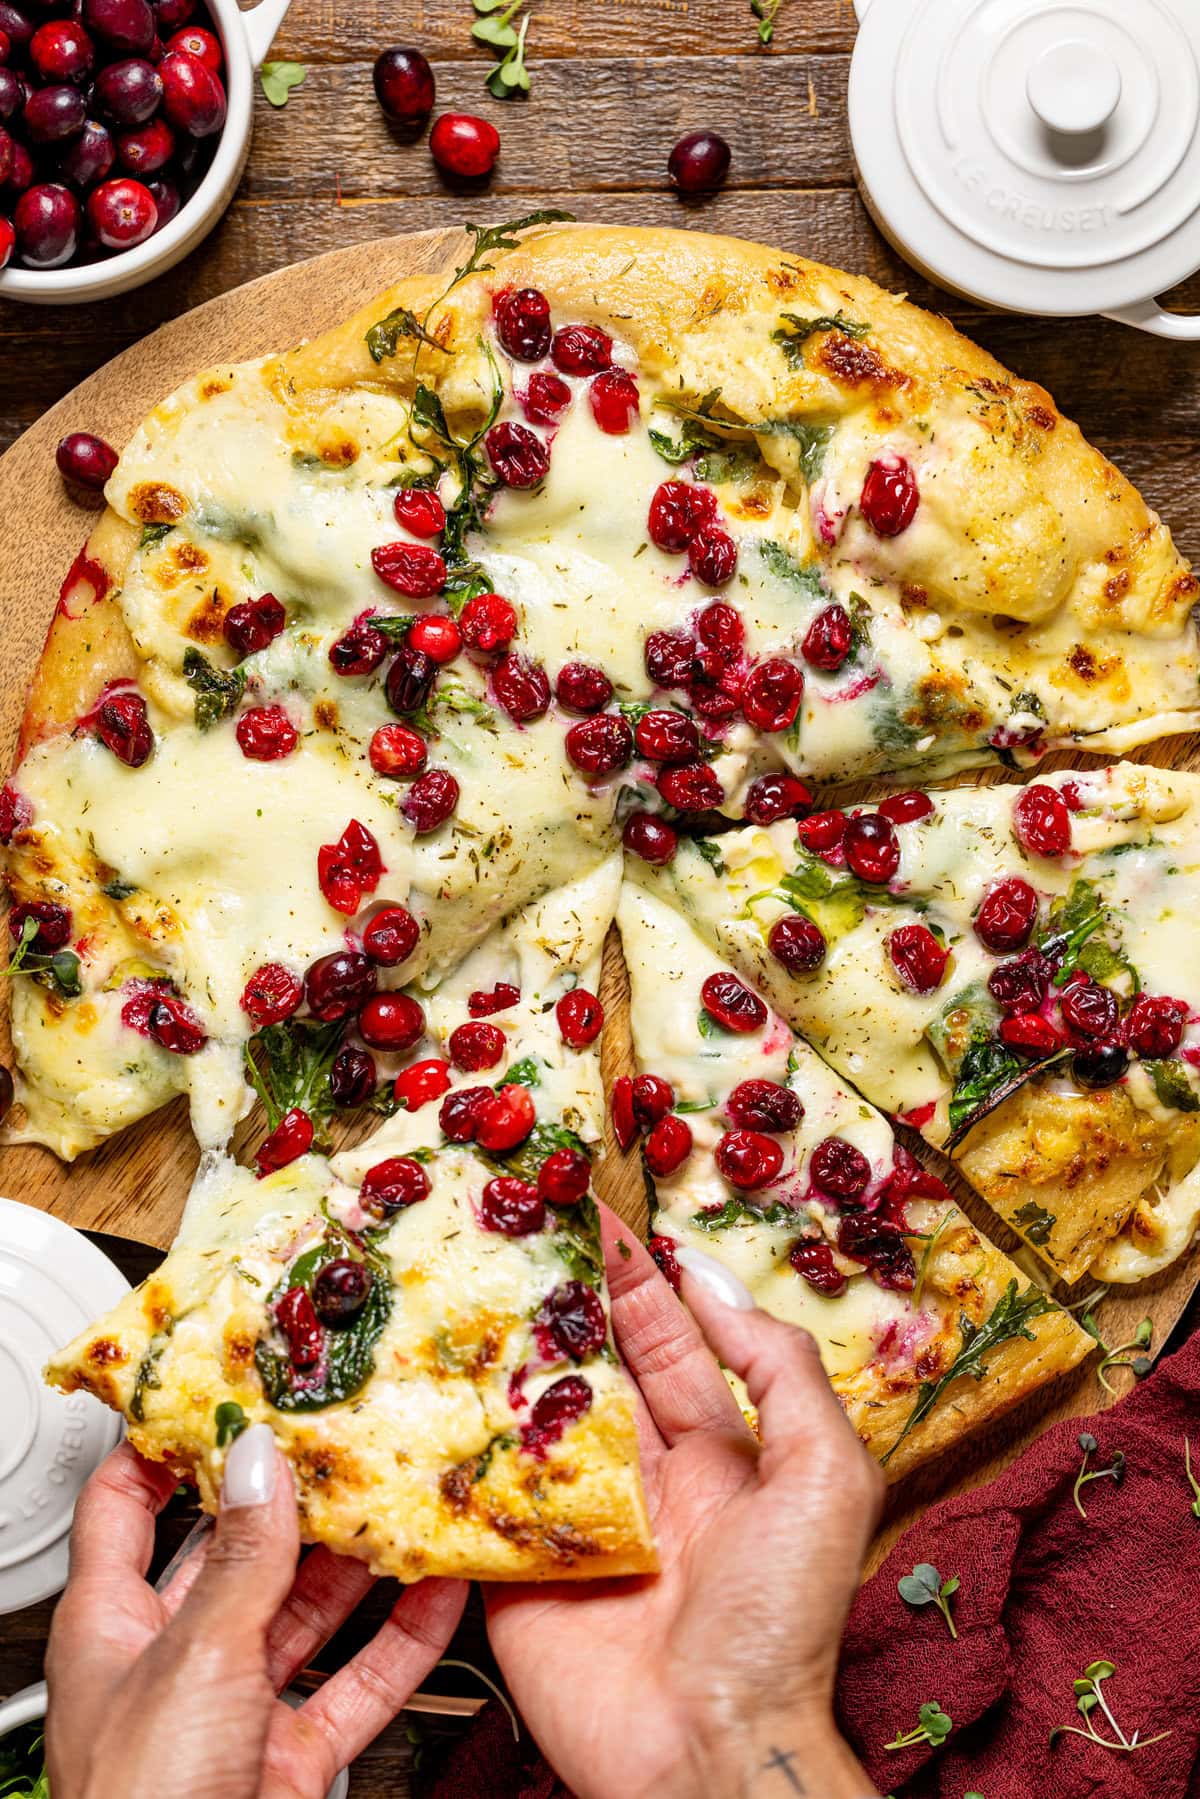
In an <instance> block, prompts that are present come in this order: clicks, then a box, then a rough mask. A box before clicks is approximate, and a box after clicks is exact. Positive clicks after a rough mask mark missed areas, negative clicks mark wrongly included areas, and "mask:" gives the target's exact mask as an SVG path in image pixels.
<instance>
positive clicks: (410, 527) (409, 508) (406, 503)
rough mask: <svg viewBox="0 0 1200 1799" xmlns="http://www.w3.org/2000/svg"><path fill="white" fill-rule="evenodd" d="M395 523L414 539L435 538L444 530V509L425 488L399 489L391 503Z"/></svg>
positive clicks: (434, 495)
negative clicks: (410, 533)
mask: <svg viewBox="0 0 1200 1799" xmlns="http://www.w3.org/2000/svg"><path fill="white" fill-rule="evenodd" d="M392 510H393V512H394V513H395V515H396V523H397V524H398V525H403V527H404V529H405V530H406V531H411V532H412V534H413V536H414V537H437V536H438V534H439V533H440V532H442V531H444V530H445V529H446V508H445V507H444V506H443V505H442V502H441V501H440V500H439V499H438V497H437V495H436V494H435V493H432V492H431V491H430V490H429V488H427V487H399V488H397V489H396V498H395V499H394V501H393V502H392Z"/></svg>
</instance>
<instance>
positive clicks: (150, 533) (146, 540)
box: [138, 525, 175, 550]
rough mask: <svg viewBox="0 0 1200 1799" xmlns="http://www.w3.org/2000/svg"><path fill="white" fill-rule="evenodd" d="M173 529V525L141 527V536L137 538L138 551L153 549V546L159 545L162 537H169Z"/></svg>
mask: <svg viewBox="0 0 1200 1799" xmlns="http://www.w3.org/2000/svg"><path fill="white" fill-rule="evenodd" d="M174 529H175V527H174V525H143V526H142V535H141V536H140V537H139V538H138V549H139V550H149V549H153V547H154V545H155V544H160V543H161V542H162V540H163V538H164V537H169V536H170V534H171V532H172V531H173V530H174Z"/></svg>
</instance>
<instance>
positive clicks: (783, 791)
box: [745, 774, 812, 825]
mask: <svg viewBox="0 0 1200 1799" xmlns="http://www.w3.org/2000/svg"><path fill="white" fill-rule="evenodd" d="M811 805H812V794H811V793H810V792H809V790H808V788H807V787H806V786H805V785H804V782H803V781H801V780H800V779H799V778H798V777H797V776H796V775H784V774H772V775H759V777H758V779H757V780H755V781H751V783H750V785H749V787H748V788H747V789H746V800H745V815H746V817H747V818H748V819H749V820H750V823H751V824H754V825H773V824H775V822H776V821H777V820H778V819H781V818H799V817H800V815H801V814H802V813H804V812H806V811H807V810H808V808H809V807H810V806H811Z"/></svg>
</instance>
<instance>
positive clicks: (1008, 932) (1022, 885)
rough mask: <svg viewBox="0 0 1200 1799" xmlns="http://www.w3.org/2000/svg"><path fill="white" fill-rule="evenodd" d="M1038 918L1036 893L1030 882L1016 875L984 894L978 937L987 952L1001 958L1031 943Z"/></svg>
mask: <svg viewBox="0 0 1200 1799" xmlns="http://www.w3.org/2000/svg"><path fill="white" fill-rule="evenodd" d="M1037 916H1038V896H1037V894H1036V893H1035V892H1034V890H1033V888H1032V887H1031V886H1030V885H1029V882H1028V881H1023V880H1021V879H1020V877H1019V876H1017V875H1014V876H1012V877H1011V879H1009V880H1007V881H998V882H997V883H996V885H995V886H994V887H991V888H989V889H988V892H987V893H986V894H985V895H984V899H983V904H982V905H981V906H980V908H979V911H978V912H977V913H976V915H975V935H976V936H977V937H978V939H979V941H980V942H981V943H982V944H983V946H984V948H985V949H990V950H992V951H993V952H994V953H995V954H996V955H998V956H1000V955H1003V954H1004V953H1005V951H1006V950H1017V949H1021V948H1022V947H1023V946H1024V945H1025V944H1026V943H1028V941H1029V938H1030V936H1031V934H1032V932H1033V927H1034V925H1035V924H1036V923H1037Z"/></svg>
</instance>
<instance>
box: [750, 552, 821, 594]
mask: <svg viewBox="0 0 1200 1799" xmlns="http://www.w3.org/2000/svg"><path fill="white" fill-rule="evenodd" d="M758 553H759V555H760V556H761V558H762V560H763V561H764V562H765V563H766V565H767V567H768V568H769V569H770V571H771V573H772V574H773V575H774V576H775V577H776V578H777V579H778V580H780V581H786V582H787V583H788V585H789V587H796V588H798V589H799V590H800V592H801V593H802V594H804V596H805V597H806V598H807V599H810V600H828V599H829V598H830V597H831V596H830V593H829V589H828V588H827V587H826V585H825V581H824V578H823V576H822V574H821V568H820V564H819V563H816V562H797V561H796V558H795V557H794V556H793V555H792V554H791V552H790V551H788V550H785V549H784V547H783V545H782V544H781V543H773V542H771V540H770V539H766V538H764V539H763V540H762V541H761V542H760V543H759V546H758Z"/></svg>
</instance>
